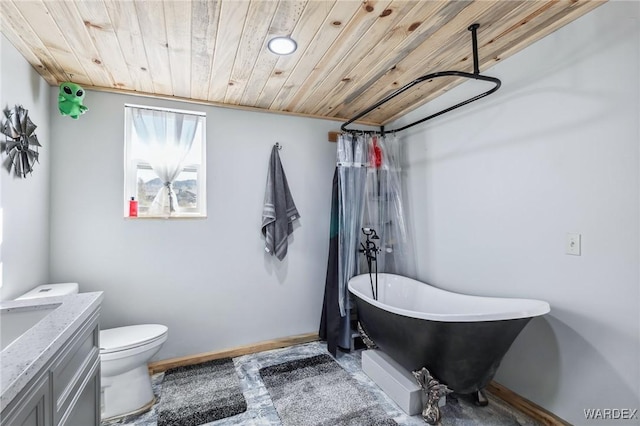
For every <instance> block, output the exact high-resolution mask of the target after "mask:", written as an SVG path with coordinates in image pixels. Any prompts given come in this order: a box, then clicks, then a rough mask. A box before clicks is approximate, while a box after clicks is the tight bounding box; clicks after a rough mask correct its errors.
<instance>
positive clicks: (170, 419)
mask: <svg viewBox="0 0 640 426" xmlns="http://www.w3.org/2000/svg"><path fill="white" fill-rule="evenodd" d="M246 410H247V402H246V400H245V399H244V396H243V395H242V391H241V390H240V380H239V379H238V376H237V374H236V370H235V367H234V365H233V361H232V360H231V358H224V359H218V360H215V361H209V362H205V363H202V364H196V365H190V366H186V367H178V368H173V369H170V370H167V372H166V373H165V375H164V380H163V381H162V394H161V396H160V404H159V405H158V426H197V425H202V424H205V423H209V422H212V421H214V420H218V419H223V418H225V417H231V416H235V415H236V414H240V413H242V412H244V411H246Z"/></svg>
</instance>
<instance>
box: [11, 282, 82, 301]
mask: <svg viewBox="0 0 640 426" xmlns="http://www.w3.org/2000/svg"><path fill="white" fill-rule="evenodd" d="M78 291H79V290H78V283H60V284H43V285H39V286H38V287H36V288H34V289H33V290H30V291H28V292H26V293H25V294H23V295H22V296H20V297H18V298H16V300H25V299H37V298H40V297H53V296H66V295H69V294H76V293H78Z"/></svg>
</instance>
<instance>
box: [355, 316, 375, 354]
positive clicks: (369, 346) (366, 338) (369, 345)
mask: <svg viewBox="0 0 640 426" xmlns="http://www.w3.org/2000/svg"><path fill="white" fill-rule="evenodd" d="M358 333H360V337H361V338H362V341H363V342H364V344H365V345H366V346H367V349H376V348H377V347H378V345H376V344H375V342H374V341H373V340H371V337H369V336H368V335H367V333H365V331H364V329H363V328H362V324H360V321H358Z"/></svg>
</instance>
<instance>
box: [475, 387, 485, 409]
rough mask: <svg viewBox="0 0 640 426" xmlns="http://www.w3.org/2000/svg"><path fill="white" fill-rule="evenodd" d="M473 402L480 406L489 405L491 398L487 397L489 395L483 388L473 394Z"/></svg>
mask: <svg viewBox="0 0 640 426" xmlns="http://www.w3.org/2000/svg"><path fill="white" fill-rule="evenodd" d="M473 402H474V403H475V404H476V405H477V406H478V407H486V406H487V405H489V400H488V399H487V396H486V395H485V394H484V391H483V390H479V391H477V392H475V393H474V394H473Z"/></svg>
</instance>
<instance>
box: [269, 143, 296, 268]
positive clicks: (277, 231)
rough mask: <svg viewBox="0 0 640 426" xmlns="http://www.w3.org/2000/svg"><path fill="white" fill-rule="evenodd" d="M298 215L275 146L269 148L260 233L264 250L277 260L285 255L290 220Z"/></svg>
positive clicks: (291, 230) (289, 232)
mask: <svg viewBox="0 0 640 426" xmlns="http://www.w3.org/2000/svg"><path fill="white" fill-rule="evenodd" d="M299 217H300V214H298V209H296V205H295V203H294V202H293V198H292V197H291V192H290V191H289V185H288V184H287V177H286V176H285V175H284V170H283V169H282V163H281V162H280V155H279V154H278V148H277V147H276V146H274V147H273V149H272V150H271V158H270V160H269V173H268V174H267V187H266V189H265V191H264V207H263V209H262V235H264V237H265V248H264V249H265V250H266V252H267V253H271V254H272V255H273V254H275V255H276V257H277V258H278V259H279V260H282V259H284V257H285V256H286V255H287V239H288V237H289V235H290V234H291V233H292V232H293V224H292V222H293V221H294V220H296V219H298V218H299Z"/></svg>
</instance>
